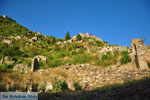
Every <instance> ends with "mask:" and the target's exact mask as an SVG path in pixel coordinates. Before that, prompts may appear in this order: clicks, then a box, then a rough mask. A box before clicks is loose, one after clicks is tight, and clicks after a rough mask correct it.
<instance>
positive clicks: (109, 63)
mask: <svg viewBox="0 0 150 100" xmlns="http://www.w3.org/2000/svg"><path fill="white" fill-rule="evenodd" d="M64 37H65V38H63V39H57V38H55V37H54V36H45V35H42V34H41V33H39V32H33V31H30V30H28V29H27V28H25V27H23V26H22V25H20V24H18V23H17V22H16V21H14V20H12V19H11V18H9V17H7V16H6V15H4V16H0V91H29V92H31V91H38V92H39V93H41V92H44V93H45V92H46V93H57V92H64V94H63V95H64V97H65V96H67V97H69V98H68V99H69V100H70V96H73V97H74V98H75V99H72V100H78V99H79V98H76V97H75V96H78V95H79V96H81V95H82V94H83V95H85V96H87V94H89V95H91V97H92V96H93V95H98V96H97V97H98V98H102V99H103V96H104V95H108V94H109V93H108V94H106V93H104V94H103V93H102V91H101V90H98V91H99V92H100V93H102V94H103V96H102V97H100V95H99V94H97V91H93V89H96V88H99V87H103V86H105V85H110V84H125V83H126V82H128V81H132V80H135V79H136V80H139V79H141V78H144V77H148V78H150V70H149V68H150V55H149V54H150V47H149V46H147V47H146V45H145V43H144V41H143V40H142V39H141V38H139V39H133V40H132V41H131V48H130V47H123V46H118V45H113V46H112V45H110V44H109V43H108V42H106V41H104V40H102V39H101V38H98V37H96V36H94V35H92V34H89V33H86V34H83V33H79V34H77V35H75V36H73V37H70V34H69V32H67V33H66V36H64ZM148 82H149V80H148ZM140 84H141V83H140ZM123 87H126V86H123ZM129 87H130V85H129ZM131 87H132V86H131ZM144 89H145V87H144ZM142 90H143V89H142ZM73 91H76V92H77V93H76V92H73ZM78 91H79V93H78ZM82 91H92V92H84V93H82ZM106 91H108V92H114V91H113V88H112V89H108V90H106ZM126 91H128V90H126ZM68 92H71V93H72V92H73V93H72V94H68ZM99 92H98V93H99ZM115 92H116V91H115ZM143 92H145V91H143ZM148 92H149V89H148V90H147V91H146V92H145V93H148ZM93 93H96V94H93ZM112 94H114V95H116V94H115V93H112ZM120 95H122V94H120ZM40 96H43V97H47V96H49V94H44V95H43V94H42V93H41V95H40ZM57 96H58V95H57V94H56V96H55V97H56V98H55V97H54V98H52V99H54V100H55V99H56V100H57ZM61 97H62V98H64V97H63V96H62V95H61ZM67 97H66V98H67ZM62 98H61V99H62ZM83 98H85V97H83ZM89 98H90V97H89ZM58 99H60V98H59V97H58ZM90 99H91V98H90ZM108 99H110V98H105V96H104V100H108ZM47 100H48V99H47ZM62 100H63V99H62ZM65 100H66V99H65ZM81 100H88V99H86V98H85V99H82V97H81ZM94 100H99V99H97V98H95V99H94ZM118 100H119V99H118ZM146 100H148V99H146Z"/></svg>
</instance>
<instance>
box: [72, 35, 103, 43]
mask: <svg viewBox="0 0 150 100" xmlns="http://www.w3.org/2000/svg"><path fill="white" fill-rule="evenodd" d="M79 34H80V36H81V37H82V38H84V37H87V38H92V39H95V40H96V41H101V42H103V40H102V39H101V38H98V37H96V36H94V35H92V34H89V33H86V34H83V33H79ZM76 38H77V35H75V36H73V37H72V40H76Z"/></svg>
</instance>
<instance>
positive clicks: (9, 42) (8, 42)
mask: <svg viewBox="0 0 150 100" xmlns="http://www.w3.org/2000/svg"><path fill="white" fill-rule="evenodd" d="M3 43H7V44H11V43H12V41H11V40H6V39H4V40H3Z"/></svg>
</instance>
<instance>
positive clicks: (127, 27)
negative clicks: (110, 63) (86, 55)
mask: <svg viewBox="0 0 150 100" xmlns="http://www.w3.org/2000/svg"><path fill="white" fill-rule="evenodd" d="M3 14H7V15H8V17H11V18H12V19H14V20H16V21H17V22H18V23H20V24H21V25H23V26H25V27H27V28H28V29H30V30H34V31H37V32H41V33H42V34H44V35H53V36H56V37H57V38H64V36H65V34H66V32H67V31H69V33H70V34H71V36H74V35H76V34H78V33H80V32H82V33H86V32H89V33H91V34H93V35H96V36H97V37H100V38H102V39H103V40H104V41H107V42H109V43H110V44H112V45H113V44H119V45H122V46H130V42H131V39H133V38H140V37H142V38H146V40H145V42H146V44H147V45H148V44H150V0H0V15H3Z"/></svg>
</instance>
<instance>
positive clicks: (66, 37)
mask: <svg viewBox="0 0 150 100" xmlns="http://www.w3.org/2000/svg"><path fill="white" fill-rule="evenodd" d="M69 39H71V36H70V34H69V32H67V33H66V35H65V40H69Z"/></svg>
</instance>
